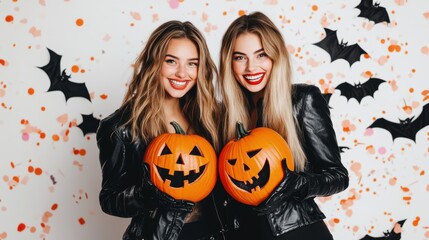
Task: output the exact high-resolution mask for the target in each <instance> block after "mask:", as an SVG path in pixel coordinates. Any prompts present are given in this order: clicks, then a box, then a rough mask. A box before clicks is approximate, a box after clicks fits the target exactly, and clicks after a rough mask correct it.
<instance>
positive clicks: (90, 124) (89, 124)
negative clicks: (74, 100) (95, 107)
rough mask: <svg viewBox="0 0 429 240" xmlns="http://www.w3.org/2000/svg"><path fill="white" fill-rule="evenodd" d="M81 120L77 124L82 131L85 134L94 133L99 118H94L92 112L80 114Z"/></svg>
mask: <svg viewBox="0 0 429 240" xmlns="http://www.w3.org/2000/svg"><path fill="white" fill-rule="evenodd" d="M81 115H82V122H81V123H80V124H79V125H77V127H78V128H80V129H81V130H82V132H83V135H84V136H85V135H86V134H88V133H95V132H96V131H97V128H98V125H99V124H100V119H97V118H95V117H94V116H93V115H92V114H88V115H86V114H81Z"/></svg>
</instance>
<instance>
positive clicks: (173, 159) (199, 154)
mask: <svg viewBox="0 0 429 240" xmlns="http://www.w3.org/2000/svg"><path fill="white" fill-rule="evenodd" d="M171 124H172V125H173V126H174V128H175V129H176V133H165V134H161V135H160V136H158V137H156V138H155V139H153V140H152V142H151V143H150V144H149V146H148V147H147V149H146V152H145V155H144V162H145V163H148V164H149V170H150V180H151V181H152V182H153V184H154V185H155V186H156V187H157V188H159V189H160V190H161V191H163V192H165V193H167V194H168V195H170V196H172V197H173V198H175V199H184V200H190V201H193V202H198V201H200V200H202V199H203V198H205V197H206V196H207V195H208V194H209V193H210V192H211V191H212V189H213V187H214V185H215V183H216V153H215V151H214V149H213V147H212V146H211V144H210V143H209V142H208V141H207V140H206V139H204V138H203V137H200V136H198V135H185V134H184V132H183V130H182V129H181V127H180V126H179V125H178V124H177V123H176V122H172V123H171Z"/></svg>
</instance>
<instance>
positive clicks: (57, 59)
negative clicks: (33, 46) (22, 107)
mask: <svg viewBox="0 0 429 240" xmlns="http://www.w3.org/2000/svg"><path fill="white" fill-rule="evenodd" d="M48 52H49V62H48V64H46V65H45V66H43V67H39V68H40V69H42V70H43V71H44V72H45V73H46V75H48V77H49V80H50V82H51V84H50V86H49V89H48V91H53V88H54V86H55V85H56V84H58V82H59V81H60V80H61V55H58V54H57V53H55V52H54V51H52V50H51V49H49V48H48Z"/></svg>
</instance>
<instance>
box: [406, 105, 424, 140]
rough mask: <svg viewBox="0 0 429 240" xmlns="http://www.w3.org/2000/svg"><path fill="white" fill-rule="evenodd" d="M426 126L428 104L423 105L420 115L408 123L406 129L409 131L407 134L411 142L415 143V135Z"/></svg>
mask: <svg viewBox="0 0 429 240" xmlns="http://www.w3.org/2000/svg"><path fill="white" fill-rule="evenodd" d="M428 125H429V103H427V104H426V105H424V106H423V109H422V112H421V113H420V115H419V116H418V117H417V118H416V119H415V120H414V121H412V122H411V123H409V127H408V128H407V130H408V131H409V134H410V135H411V136H413V138H412V140H414V141H415V138H416V134H417V133H418V132H419V131H420V130H422V129H423V128H424V127H426V126H428Z"/></svg>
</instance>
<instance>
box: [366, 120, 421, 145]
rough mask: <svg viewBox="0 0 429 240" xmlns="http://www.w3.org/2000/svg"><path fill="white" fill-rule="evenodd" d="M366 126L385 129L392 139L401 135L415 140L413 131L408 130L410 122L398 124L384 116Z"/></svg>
mask: <svg viewBox="0 0 429 240" xmlns="http://www.w3.org/2000/svg"><path fill="white" fill-rule="evenodd" d="M368 128H381V129H384V130H387V131H388V132H390V134H391V135H392V138H393V140H395V139H396V138H399V137H403V138H408V139H411V140H413V141H415V133H413V132H411V131H409V130H408V129H409V128H410V124H400V123H395V122H390V121H388V120H386V119H384V118H379V119H377V120H375V121H374V122H373V123H372V124H371V125H370V126H369V127H368Z"/></svg>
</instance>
